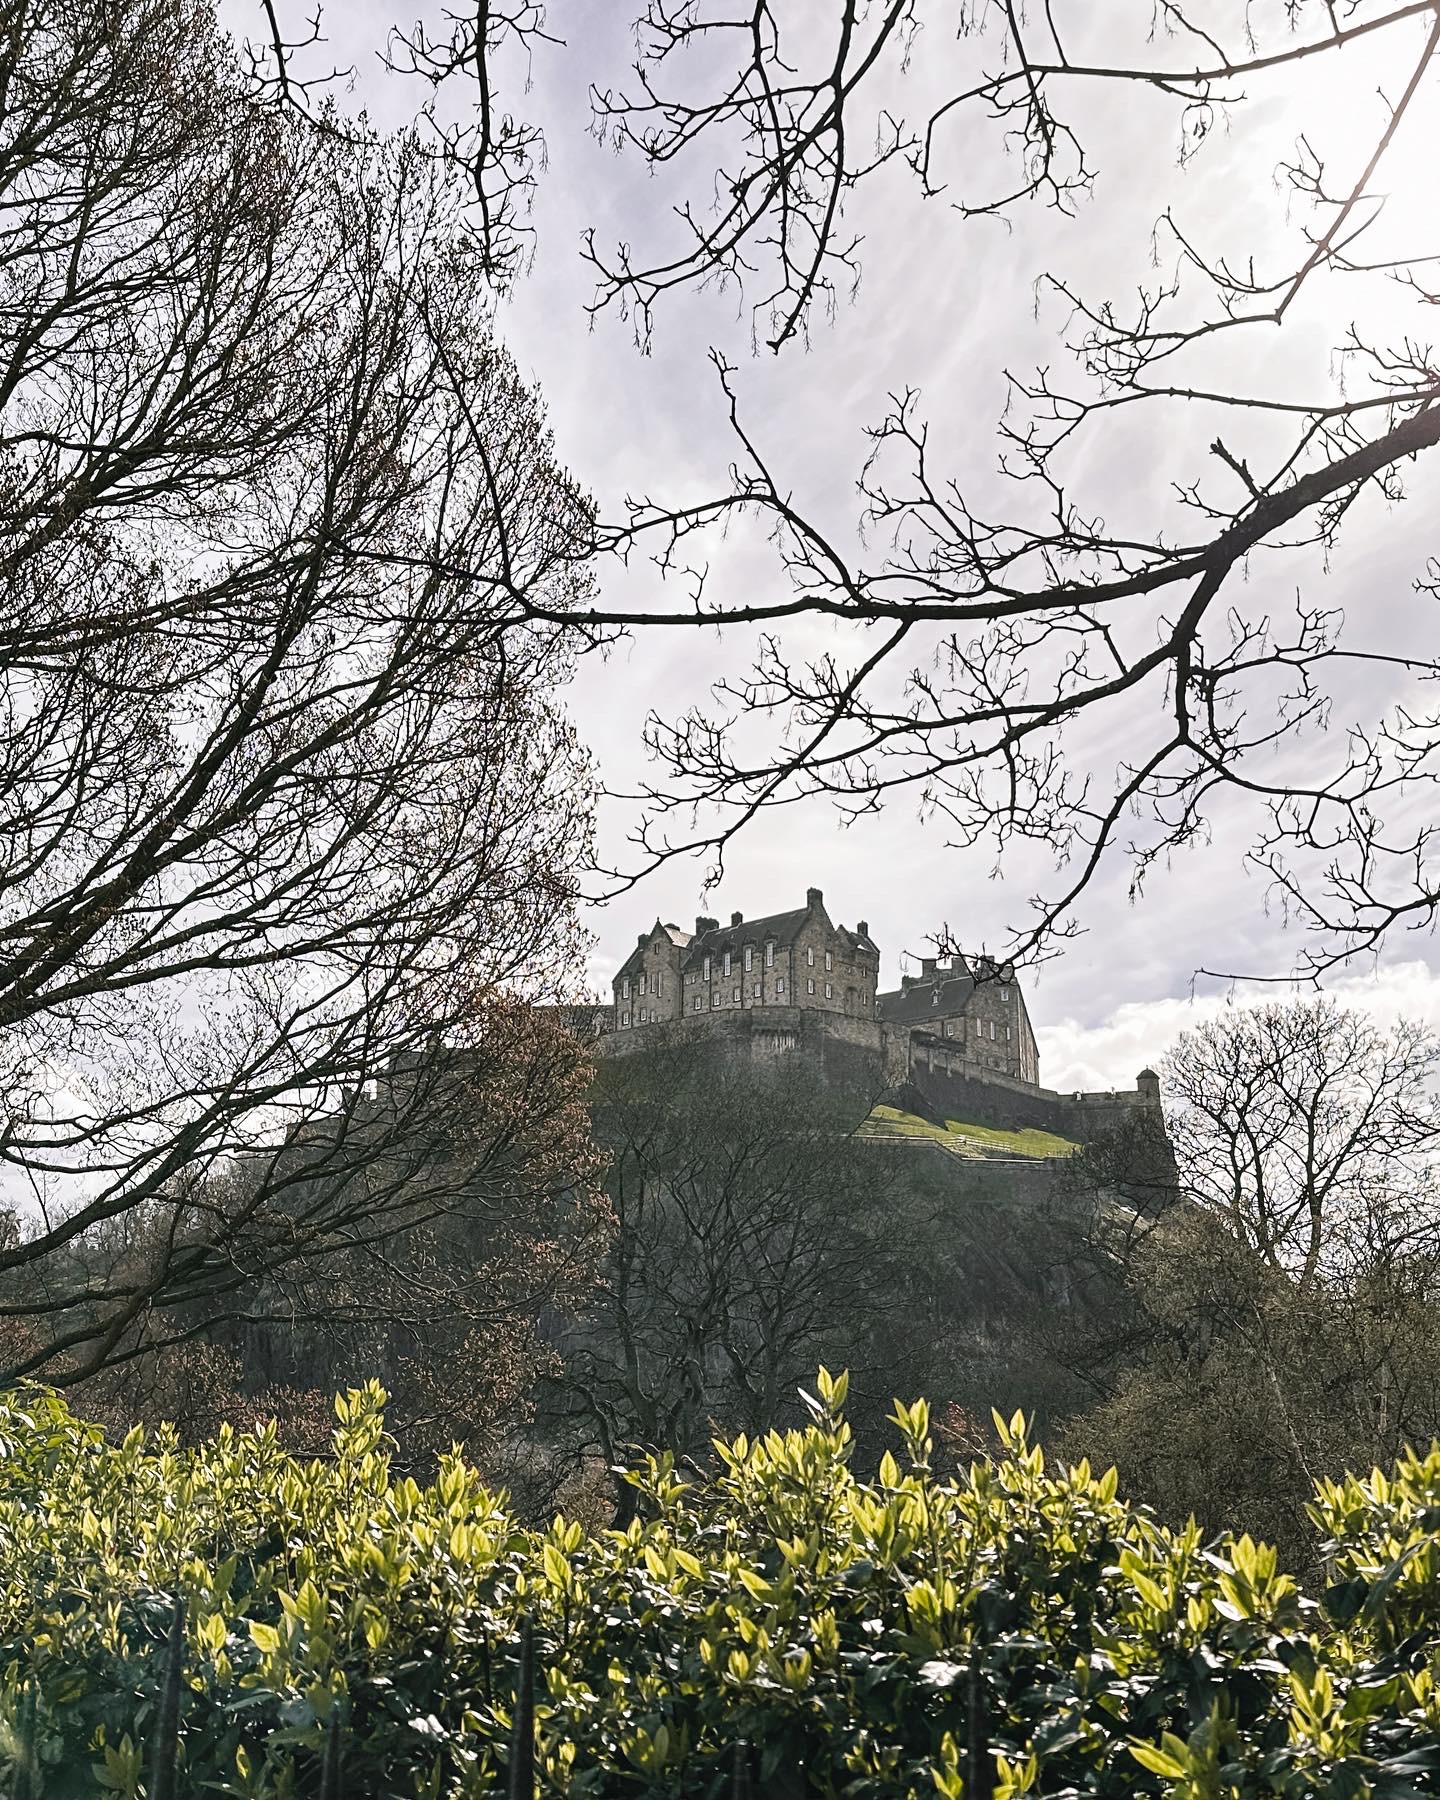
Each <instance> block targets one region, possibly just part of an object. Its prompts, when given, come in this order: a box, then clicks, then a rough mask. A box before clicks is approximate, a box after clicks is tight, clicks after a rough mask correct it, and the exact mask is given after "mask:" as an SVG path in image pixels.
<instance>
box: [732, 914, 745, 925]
mask: <svg viewBox="0 0 1440 1800" xmlns="http://www.w3.org/2000/svg"><path fill="white" fill-rule="evenodd" d="M744 923H745V915H744V913H731V915H730V924H731V926H732V927H733V926H736V925H743V924H744Z"/></svg>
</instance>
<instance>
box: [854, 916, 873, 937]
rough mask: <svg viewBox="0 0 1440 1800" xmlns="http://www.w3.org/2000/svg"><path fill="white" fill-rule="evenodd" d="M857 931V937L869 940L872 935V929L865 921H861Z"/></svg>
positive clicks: (856, 928)
mask: <svg viewBox="0 0 1440 1800" xmlns="http://www.w3.org/2000/svg"><path fill="white" fill-rule="evenodd" d="M855 930H856V933H857V935H858V936H860V937H865V938H868V937H869V935H870V927H869V926H868V925H867V924H866V923H865V921H864V920H863V919H861V920H860V921H859V923H858V924H857V925H856V927H855Z"/></svg>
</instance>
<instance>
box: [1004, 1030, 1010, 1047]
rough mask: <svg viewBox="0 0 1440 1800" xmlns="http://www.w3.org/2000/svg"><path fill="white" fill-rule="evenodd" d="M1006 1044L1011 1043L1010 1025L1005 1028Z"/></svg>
mask: <svg viewBox="0 0 1440 1800" xmlns="http://www.w3.org/2000/svg"><path fill="white" fill-rule="evenodd" d="M1005 1042H1006V1043H1007V1044H1008V1043H1009V1042H1010V1027H1009V1026H1008V1025H1007V1026H1006V1027H1005Z"/></svg>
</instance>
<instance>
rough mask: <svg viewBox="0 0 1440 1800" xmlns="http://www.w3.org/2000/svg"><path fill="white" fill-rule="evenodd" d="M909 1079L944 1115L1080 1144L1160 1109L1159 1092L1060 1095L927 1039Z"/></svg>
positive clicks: (915, 1047) (918, 1045)
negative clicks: (1050, 1134)
mask: <svg viewBox="0 0 1440 1800" xmlns="http://www.w3.org/2000/svg"><path fill="white" fill-rule="evenodd" d="M909 1081H910V1085H911V1086H912V1087H913V1088H914V1089H915V1091H916V1092H917V1093H918V1094H919V1095H920V1097H921V1098H922V1099H923V1100H924V1101H925V1103H926V1105H927V1106H929V1107H930V1108H931V1109H932V1110H933V1111H934V1112H935V1113H936V1114H937V1115H938V1116H940V1117H943V1118H947V1119H964V1120H967V1121H968V1122H970V1123H971V1124H975V1125H993V1126H997V1127H1000V1128H1002V1129H1005V1130H1011V1131H1024V1130H1027V1129H1030V1130H1038V1131H1052V1132H1054V1133H1055V1135H1056V1136H1057V1137H1063V1138H1069V1139H1070V1140H1071V1142H1072V1143H1077V1144H1085V1143H1091V1142H1093V1141H1094V1140H1095V1139H1096V1138H1099V1137H1104V1136H1107V1135H1108V1134H1109V1133H1111V1132H1113V1131H1115V1130H1116V1129H1117V1128H1118V1127H1119V1126H1121V1125H1123V1124H1124V1123H1125V1122H1126V1121H1127V1120H1129V1119H1130V1118H1132V1117H1133V1116H1134V1114H1135V1112H1136V1110H1137V1109H1144V1110H1147V1111H1149V1110H1154V1111H1156V1112H1158V1110H1159V1096H1158V1093H1157V1094H1154V1095H1152V1094H1148V1093H1142V1092H1141V1091H1140V1090H1139V1089H1138V1088H1120V1089H1117V1090H1115V1091H1114V1092H1113V1093H1097V1094H1086V1093H1073V1094H1061V1093H1057V1092H1055V1090H1054V1089H1052V1088H1042V1087H1033V1086H1031V1084H1030V1083H1029V1082H1024V1081H1017V1080H1015V1079H1014V1078H1013V1077H1012V1076H1009V1075H1002V1074H1000V1073H999V1072H998V1071H997V1070H993V1069H977V1068H974V1067H971V1066H968V1065H967V1064H966V1062H965V1061H964V1059H963V1057H962V1056H961V1055H959V1054H957V1053H956V1052H954V1051H952V1050H949V1049H948V1048H947V1047H946V1046H944V1045H942V1044H939V1043H937V1042H935V1041H933V1040H926V1039H921V1040H920V1041H918V1042H917V1041H915V1040H912V1042H911V1045H910V1058H909Z"/></svg>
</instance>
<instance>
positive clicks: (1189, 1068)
mask: <svg viewBox="0 0 1440 1800" xmlns="http://www.w3.org/2000/svg"><path fill="white" fill-rule="evenodd" d="M1436 1058H1437V1046H1436V1042H1435V1039H1434V1037H1433V1035H1432V1034H1431V1033H1430V1032H1428V1031H1427V1030H1425V1029H1424V1028H1422V1027H1420V1026H1418V1025H1415V1024H1410V1023H1405V1022H1401V1023H1399V1024H1397V1025H1396V1026H1395V1027H1393V1029H1391V1030H1389V1031H1388V1032H1387V1031H1384V1030H1382V1029H1381V1028H1380V1027H1378V1026H1377V1025H1376V1024H1375V1023H1374V1022H1373V1021H1372V1020H1370V1019H1368V1018H1366V1017H1364V1016H1363V1015H1360V1014H1356V1013H1353V1012H1348V1011H1346V1010H1344V1009H1342V1008H1340V1007H1338V1006H1336V1005H1334V1004H1333V1003H1331V1002H1328V1001H1319V1000H1316V1001H1307V1002H1304V1003H1296V1004H1291V1005H1286V1006H1265V1007H1260V1008H1256V1009H1254V1010H1238V1009H1237V1010H1236V1011H1235V1012H1233V1013H1229V1014H1227V1015H1225V1016H1224V1017H1222V1018H1220V1019H1218V1020H1215V1021H1213V1022H1211V1023H1209V1024H1207V1025H1205V1026H1203V1027H1202V1028H1200V1029H1199V1030H1196V1031H1193V1032H1188V1033H1186V1034H1185V1035H1184V1036H1183V1037H1182V1038H1181V1039H1180V1040H1179V1042H1178V1043H1177V1045H1176V1047H1175V1049H1174V1051H1173V1052H1172V1053H1171V1056H1170V1058H1169V1059H1168V1061H1167V1064H1166V1071H1165V1072H1166V1077H1167V1086H1166V1097H1167V1118H1168V1121H1169V1125H1170V1130H1171V1134H1172V1138H1173V1142H1174V1146H1175V1152H1176V1157H1177V1161H1178V1171H1179V1178H1180V1184H1181V1186H1180V1197H1179V1199H1178V1200H1177V1202H1176V1203H1175V1204H1172V1205H1169V1206H1167V1207H1165V1208H1163V1209H1161V1210H1159V1211H1158V1212H1157V1211H1153V1210H1152V1211H1149V1212H1147V1213H1141V1214H1137V1215H1136V1220H1135V1224H1136V1225H1138V1229H1127V1223H1128V1221H1127V1220H1126V1219H1125V1218H1124V1217H1121V1216H1119V1215H1117V1214H1115V1213H1114V1212H1109V1213H1102V1212H1099V1211H1097V1213H1096V1215H1095V1217H1094V1220H1093V1222H1092V1224H1091V1226H1090V1229H1089V1232H1088V1238H1089V1241H1090V1245H1091V1246H1092V1247H1093V1252H1094V1254H1093V1256H1092V1257H1091V1258H1090V1259H1089V1266H1090V1267H1091V1268H1092V1269H1094V1270H1095V1271H1096V1272H1097V1273H1099V1274H1100V1275H1101V1276H1102V1279H1101V1280H1100V1281H1099V1282H1098V1283H1097V1284H1096V1285H1095V1286H1094V1288H1093V1292H1092V1294H1091V1295H1090V1296H1089V1299H1090V1304H1088V1305H1086V1306H1082V1307H1081V1308H1079V1309H1077V1312H1076V1314H1075V1316H1074V1317H1072V1318H1071V1319H1069V1320H1068V1321H1065V1322H1064V1324H1063V1327H1062V1333H1061V1335H1062V1337H1063V1338H1064V1339H1066V1340H1067V1341H1065V1342H1057V1347H1056V1348H1057V1354H1058V1355H1060V1356H1061V1357H1062V1358H1064V1359H1068V1360H1069V1361H1070V1362H1071V1364H1072V1366H1074V1367H1076V1368H1077V1369H1078V1370H1079V1371H1080V1372H1081V1373H1082V1374H1083V1377H1084V1379H1085V1380H1086V1381H1087V1383H1088V1385H1089V1386H1090V1389H1091V1392H1092V1394H1093V1395H1094V1399H1093V1401H1092V1403H1091V1404H1090V1405H1089V1406H1087V1407H1082V1408H1080V1409H1078V1411H1077V1413H1076V1415H1074V1416H1072V1418H1071V1419H1070V1420H1069V1421H1068V1423H1067V1426H1066V1430H1065V1436H1066V1440H1067V1443H1068V1444H1069V1446H1070V1447H1071V1448H1074V1449H1076V1450H1080V1449H1083V1450H1084V1451H1085V1452H1086V1453H1087V1454H1094V1455H1098V1456H1101V1457H1105V1458H1113V1459H1116V1460H1118V1461H1119V1462H1120V1463H1121V1466H1122V1467H1123V1469H1124V1472H1125V1476H1126V1479H1127V1480H1128V1481H1130V1482H1132V1484H1133V1485H1134V1487H1135V1490H1136V1491H1137V1492H1141V1493H1143V1494H1144V1495H1145V1496H1146V1497H1147V1498H1149V1499H1151V1500H1153V1501H1154V1502H1155V1503H1156V1504H1157V1505H1159V1506H1161V1507H1162V1508H1163V1509H1164V1510H1165V1511H1166V1512H1167V1513H1168V1514H1171V1515H1172V1516H1177V1517H1183V1516H1184V1515H1185V1513H1186V1512H1188V1511H1191V1510H1193V1511H1195V1512H1196V1513H1197V1514H1198V1515H1199V1516H1200V1517H1201V1518H1203V1519H1204V1520H1205V1522H1206V1523H1207V1524H1208V1525H1211V1526H1213V1527H1219V1526H1222V1525H1232V1526H1235V1527H1237V1528H1244V1529H1247V1530H1252V1531H1253V1530H1261V1531H1263V1532H1265V1533H1266V1534H1268V1535H1271V1536H1279V1537H1281V1538H1283V1539H1284V1541H1285V1542H1286V1544H1287V1545H1289V1546H1290V1547H1291V1548H1292V1549H1293V1550H1294V1552H1295V1553H1296V1554H1297V1555H1305V1554H1307V1553H1309V1552H1310V1551H1311V1550H1313V1534H1312V1530H1311V1526H1310V1524H1309V1521H1308V1518H1307V1515H1306V1512H1305V1505H1306V1501H1307V1499H1308V1498H1309V1495H1310V1493H1311V1491H1312V1487H1313V1483H1314V1481H1315V1479H1316V1478H1317V1477H1319V1476H1321V1475H1326V1474H1335V1473H1338V1472H1339V1471H1340V1470H1341V1469H1343V1468H1347V1467H1355V1466H1369V1465H1370V1464H1372V1463H1374V1462H1381V1463H1383V1462H1385V1461H1386V1460H1387V1459H1388V1458H1389V1457H1391V1456H1393V1455H1394V1454H1396V1453H1397V1452H1398V1450H1399V1449H1400V1448H1401V1447H1402V1446H1403V1445H1404V1444H1405V1443H1406V1442H1423V1441H1426V1440H1428V1439H1429V1438H1430V1437H1432V1436H1434V1435H1435V1433H1436V1431H1437V1430H1440V1358H1437V1356H1436V1353H1435V1345H1436V1342H1437V1331H1436V1326H1437V1321H1440V1191H1437V1184H1436V1174H1437V1148H1440V1119H1437V1114H1436V1107H1435V1095H1434V1086H1433V1083H1434V1077H1435V1074H1436ZM1096 1302H1098V1304H1096Z"/></svg>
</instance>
